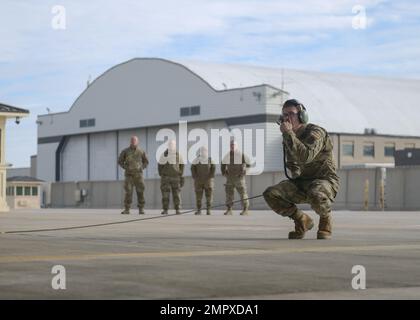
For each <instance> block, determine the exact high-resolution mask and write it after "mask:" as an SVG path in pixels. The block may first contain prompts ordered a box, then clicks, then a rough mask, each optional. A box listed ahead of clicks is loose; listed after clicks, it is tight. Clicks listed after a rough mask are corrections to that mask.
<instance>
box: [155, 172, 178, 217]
mask: <svg viewBox="0 0 420 320" xmlns="http://www.w3.org/2000/svg"><path fill="white" fill-rule="evenodd" d="M160 190H161V192H162V208H163V209H164V210H168V209H169V200H170V199H169V198H170V194H171V191H172V199H173V202H174V207H175V209H180V208H181V178H180V177H169V176H162V177H161V179H160Z"/></svg>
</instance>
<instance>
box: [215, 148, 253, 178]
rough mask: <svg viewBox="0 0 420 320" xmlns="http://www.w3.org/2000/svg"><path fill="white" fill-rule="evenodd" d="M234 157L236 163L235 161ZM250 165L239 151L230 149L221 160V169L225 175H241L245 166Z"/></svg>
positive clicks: (244, 170) (243, 173)
mask: <svg viewBox="0 0 420 320" xmlns="http://www.w3.org/2000/svg"><path fill="white" fill-rule="evenodd" d="M235 159H237V160H236V162H237V163H235ZM249 167H251V164H250V160H249V159H248V157H247V156H245V155H244V154H243V153H241V152H240V151H235V153H234V152H232V151H230V152H229V153H228V154H227V155H226V156H225V157H224V158H223V160H222V165H221V168H220V169H221V171H222V174H223V175H224V176H227V177H243V176H245V174H246V168H249Z"/></svg>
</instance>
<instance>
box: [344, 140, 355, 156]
mask: <svg viewBox="0 0 420 320" xmlns="http://www.w3.org/2000/svg"><path fill="white" fill-rule="evenodd" d="M343 155H344V156H348V157H354V143H353V142H345V143H344V144H343Z"/></svg>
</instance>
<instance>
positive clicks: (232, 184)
mask: <svg viewBox="0 0 420 320" xmlns="http://www.w3.org/2000/svg"><path fill="white" fill-rule="evenodd" d="M235 189H236V191H238V193H239V195H240V197H241V200H242V201H241V202H242V208H244V209H248V207H249V201H248V193H247V190H246V182H245V177H229V176H228V177H226V184H225V191H226V207H228V208H232V206H233V200H234V193H235Z"/></svg>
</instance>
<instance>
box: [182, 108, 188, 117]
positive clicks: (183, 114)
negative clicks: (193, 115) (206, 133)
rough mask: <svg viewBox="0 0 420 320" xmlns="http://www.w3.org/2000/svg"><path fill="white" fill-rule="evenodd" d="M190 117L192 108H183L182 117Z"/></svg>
mask: <svg viewBox="0 0 420 320" xmlns="http://www.w3.org/2000/svg"><path fill="white" fill-rule="evenodd" d="M189 115H190V108H189V107H184V108H181V117H187V116H189Z"/></svg>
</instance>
